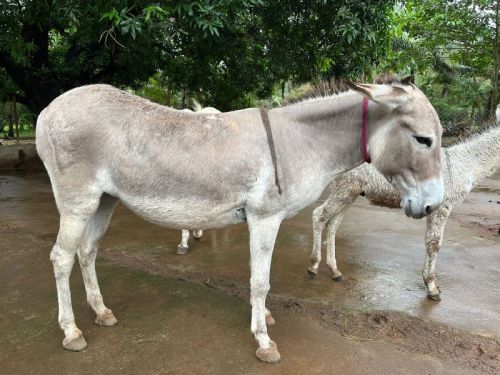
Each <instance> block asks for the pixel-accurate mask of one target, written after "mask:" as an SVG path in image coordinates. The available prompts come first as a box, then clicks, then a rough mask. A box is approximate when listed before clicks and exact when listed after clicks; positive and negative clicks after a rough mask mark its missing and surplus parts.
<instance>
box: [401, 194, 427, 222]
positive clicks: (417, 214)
mask: <svg viewBox="0 0 500 375" xmlns="http://www.w3.org/2000/svg"><path fill="white" fill-rule="evenodd" d="M403 202H404V203H403ZM401 205H402V206H403V209H404V211H405V215H406V216H408V217H411V218H413V219H421V218H423V217H424V216H426V215H428V214H430V213H431V209H430V207H429V206H426V207H425V208H424V209H419V207H418V205H417V204H416V202H415V201H412V200H411V199H404V200H403V201H402V202H401Z"/></svg>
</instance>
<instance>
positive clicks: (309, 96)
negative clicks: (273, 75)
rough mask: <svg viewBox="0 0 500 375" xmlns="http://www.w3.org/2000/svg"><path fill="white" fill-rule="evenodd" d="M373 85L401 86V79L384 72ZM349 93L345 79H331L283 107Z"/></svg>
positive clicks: (307, 88) (375, 79)
mask: <svg viewBox="0 0 500 375" xmlns="http://www.w3.org/2000/svg"><path fill="white" fill-rule="evenodd" d="M373 83H375V84H378V85H401V79H400V77H399V76H398V75H397V74H395V73H392V72H382V73H379V74H377V75H376V76H375V77H374V79H373ZM348 92H352V90H351V89H350V88H349V86H348V84H347V83H346V81H345V80H344V79H341V78H335V77H333V78H331V79H329V80H321V81H319V82H317V83H315V84H313V85H308V86H306V89H305V90H304V91H303V92H301V93H300V94H299V95H297V96H295V97H292V98H287V99H285V101H284V102H283V103H282V105H281V106H282V107H286V106H289V105H292V104H299V103H303V102H308V101H312V100H317V99H327V98H331V97H336V96H341V95H343V94H346V93H348Z"/></svg>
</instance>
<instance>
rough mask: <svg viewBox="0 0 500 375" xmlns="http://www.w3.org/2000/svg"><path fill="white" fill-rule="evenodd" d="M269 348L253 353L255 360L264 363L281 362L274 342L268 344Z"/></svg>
mask: <svg viewBox="0 0 500 375" xmlns="http://www.w3.org/2000/svg"><path fill="white" fill-rule="evenodd" d="M270 345H271V346H270V347H269V348H267V349H263V348H259V349H257V351H256V352H255V355H256V356H257V358H258V359H259V360H260V361H262V362H265V363H278V362H279V361H280V360H281V356H280V353H279V352H278V348H277V347H276V344H275V342H274V341H271V342H270Z"/></svg>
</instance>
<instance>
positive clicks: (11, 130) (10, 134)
mask: <svg viewBox="0 0 500 375" xmlns="http://www.w3.org/2000/svg"><path fill="white" fill-rule="evenodd" d="M7 137H9V138H14V111H13V109H12V102H10V103H9V130H8V131H7Z"/></svg>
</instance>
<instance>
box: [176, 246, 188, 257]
mask: <svg viewBox="0 0 500 375" xmlns="http://www.w3.org/2000/svg"><path fill="white" fill-rule="evenodd" d="M188 251H189V247H187V246H181V245H179V246H177V255H186V254H187V253H188Z"/></svg>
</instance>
